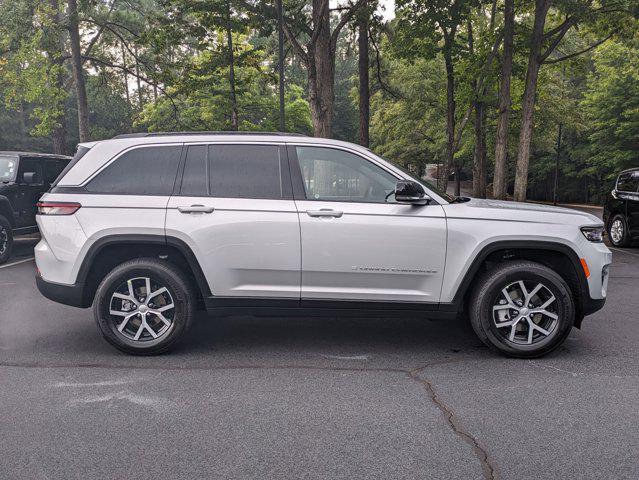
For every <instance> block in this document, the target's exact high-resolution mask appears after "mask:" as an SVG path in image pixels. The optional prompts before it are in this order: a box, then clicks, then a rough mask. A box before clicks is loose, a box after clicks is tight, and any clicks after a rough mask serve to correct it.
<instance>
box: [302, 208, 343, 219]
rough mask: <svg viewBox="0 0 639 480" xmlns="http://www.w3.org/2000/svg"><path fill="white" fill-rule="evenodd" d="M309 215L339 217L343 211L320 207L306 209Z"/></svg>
mask: <svg viewBox="0 0 639 480" xmlns="http://www.w3.org/2000/svg"><path fill="white" fill-rule="evenodd" d="M306 213H307V214H308V216H309V217H335V218H339V217H341V216H342V215H344V212H340V211H338V210H331V209H330V208H322V209H321V210H306Z"/></svg>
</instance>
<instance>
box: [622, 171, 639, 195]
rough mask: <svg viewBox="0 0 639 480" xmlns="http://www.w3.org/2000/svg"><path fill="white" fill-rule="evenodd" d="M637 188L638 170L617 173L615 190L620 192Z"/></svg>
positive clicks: (638, 180) (638, 184)
mask: <svg viewBox="0 0 639 480" xmlns="http://www.w3.org/2000/svg"><path fill="white" fill-rule="evenodd" d="M638 189H639V171H637V172H627V173H622V174H621V175H619V180H618V181H617V190H620V191H622V192H636V191H637V190H638Z"/></svg>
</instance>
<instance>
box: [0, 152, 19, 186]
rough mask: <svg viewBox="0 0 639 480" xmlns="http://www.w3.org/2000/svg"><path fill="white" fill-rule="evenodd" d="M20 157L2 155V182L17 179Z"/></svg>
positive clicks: (0, 162)
mask: <svg viewBox="0 0 639 480" xmlns="http://www.w3.org/2000/svg"><path fill="white" fill-rule="evenodd" d="M17 166H18V157H13V156H8V155H0V182H10V181H11V180H14V179H15V178H16V169H17Z"/></svg>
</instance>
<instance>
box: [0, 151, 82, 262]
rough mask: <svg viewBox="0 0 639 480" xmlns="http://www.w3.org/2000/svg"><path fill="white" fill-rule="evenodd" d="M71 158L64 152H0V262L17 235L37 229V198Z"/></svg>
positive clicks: (8, 251)
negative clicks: (60, 153)
mask: <svg viewBox="0 0 639 480" xmlns="http://www.w3.org/2000/svg"><path fill="white" fill-rule="evenodd" d="M70 160H71V158H70V157H65V156H62V155H48V154H44V153H28V152H0V264H1V263H4V262H6V261H7V260H8V259H9V257H10V256H11V247H12V246H13V236H14V235H20V234H27V233H34V232H37V231H38V226H37V225H36V219H35V214H36V202H37V201H38V199H39V198H40V196H41V195H42V194H43V193H44V192H46V191H47V190H48V189H49V187H50V186H51V184H52V183H53V181H54V180H55V179H56V178H57V177H58V175H60V173H61V172H62V171H63V170H64V168H65V167H66V166H67V164H68V163H69V161H70Z"/></svg>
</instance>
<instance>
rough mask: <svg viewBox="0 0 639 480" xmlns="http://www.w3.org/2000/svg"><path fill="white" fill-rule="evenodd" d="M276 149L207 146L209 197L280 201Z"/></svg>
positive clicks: (278, 160) (271, 147) (279, 168)
mask: <svg viewBox="0 0 639 480" xmlns="http://www.w3.org/2000/svg"><path fill="white" fill-rule="evenodd" d="M281 179H282V166H281V159H280V149H279V148H278V147H277V146H275V145H210V146H209V183H210V188H211V195H213V196H214V197H224V198H282V180H281Z"/></svg>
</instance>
